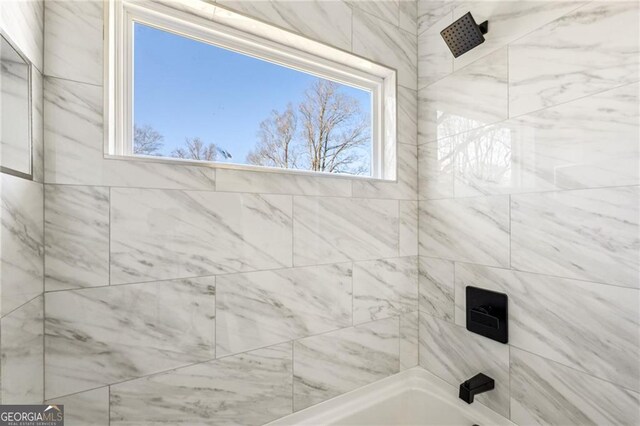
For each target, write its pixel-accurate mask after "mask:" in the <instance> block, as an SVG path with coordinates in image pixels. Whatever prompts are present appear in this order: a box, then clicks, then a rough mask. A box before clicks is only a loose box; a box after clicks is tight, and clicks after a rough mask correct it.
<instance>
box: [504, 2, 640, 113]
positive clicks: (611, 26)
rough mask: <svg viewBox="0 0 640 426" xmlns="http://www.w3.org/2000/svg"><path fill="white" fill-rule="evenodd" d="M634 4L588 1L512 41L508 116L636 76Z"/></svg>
mask: <svg viewBox="0 0 640 426" xmlns="http://www.w3.org/2000/svg"><path fill="white" fill-rule="evenodd" d="M639 7H640V6H639V4H638V2H632V1H613V2H607V1H595V2H590V3H588V4H586V5H585V6H583V7H580V8H578V9H576V10H575V11H573V12H571V13H569V14H567V15H565V16H563V17H561V18H559V19H557V20H555V21H553V22H550V23H549V24H547V25H545V26H543V27H542V28H540V29H538V30H536V31H533V32H531V33H529V34H527V35H526V36H525V37H523V38H521V39H519V40H517V41H516V42H514V43H512V44H511V45H510V46H509V114H510V116H511V117H514V116H518V115H520V114H525V113H527V112H530V111H535V110H538V109H541V108H545V107H549V106H552V105H556V104H559V103H562V102H567V101H570V100H572V99H576V98H579V97H583V96H586V95H590V94H593V93H596V92H599V91H602V90H607V89H611V88H614V87H617V86H621V85H623V84H626V83H633V82H636V81H638V73H639V71H640V68H639V63H640V60H639V59H638V58H639V55H638V53H639V52H640V24H639V22H638V13H640V10H639Z"/></svg>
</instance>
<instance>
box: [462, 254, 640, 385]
mask: <svg viewBox="0 0 640 426" xmlns="http://www.w3.org/2000/svg"><path fill="white" fill-rule="evenodd" d="M455 276H456V291H455V294H456V323H457V324H458V325H461V326H464V325H465V319H466V316H465V310H466V304H465V287H466V286H474V287H481V288H487V289H490V290H493V291H498V292H501V293H506V294H508V296H509V320H510V321H509V322H510V324H509V343H510V344H511V345H512V346H515V347H518V348H521V349H524V350H526V351H528V352H532V353H535V354H537V355H540V356H543V357H545V358H547V359H551V360H554V361H557V362H559V363H561V364H564V365H567V366H569V367H572V368H574V369H578V370H582V371H584V372H585V373H588V374H591V375H593V376H596V377H600V378H602V379H605V380H608V381H610V382H613V383H617V384H619V385H621V386H624V387H627V388H629V389H634V390H636V391H638V390H640V365H638V362H637V360H638V356H639V355H640V334H639V331H640V293H639V292H638V290H636V289H629V288H623V287H616V286H609V285H602V284H593V283H589V282H584V281H576V280H569V279H563V278H553V277H548V276H545V275H538V274H530V273H524V272H516V271H508V270H504V269H497V268H487V267H483V266H477V265H466V264H460V263H458V264H456V272H455Z"/></svg>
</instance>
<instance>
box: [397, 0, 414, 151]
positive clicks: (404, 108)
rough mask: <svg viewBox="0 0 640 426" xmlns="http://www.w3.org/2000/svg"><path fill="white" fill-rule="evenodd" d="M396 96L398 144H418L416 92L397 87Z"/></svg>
mask: <svg viewBox="0 0 640 426" xmlns="http://www.w3.org/2000/svg"><path fill="white" fill-rule="evenodd" d="M402 3H403V4H404V3H410V2H404V1H403V2H402ZM397 96H398V101H397V105H396V107H397V109H398V125H397V130H398V143H404V144H409V145H415V144H416V143H417V142H418V92H417V91H416V90H413V89H407V88H406V87H402V86H398V92H397Z"/></svg>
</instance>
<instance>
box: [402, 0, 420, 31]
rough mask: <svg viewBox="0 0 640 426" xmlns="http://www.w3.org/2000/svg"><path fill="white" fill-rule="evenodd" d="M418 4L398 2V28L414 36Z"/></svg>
mask: <svg viewBox="0 0 640 426" xmlns="http://www.w3.org/2000/svg"><path fill="white" fill-rule="evenodd" d="M417 3H418V2H416V1H412V0H400V11H399V24H400V28H402V29H403V30H405V31H409V32H410V33H412V34H416V33H417V31H418V7H417V6H418V4H417Z"/></svg>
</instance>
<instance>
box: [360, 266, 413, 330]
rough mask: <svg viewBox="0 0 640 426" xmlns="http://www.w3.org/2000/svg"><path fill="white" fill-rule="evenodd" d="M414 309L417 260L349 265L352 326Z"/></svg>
mask: <svg viewBox="0 0 640 426" xmlns="http://www.w3.org/2000/svg"><path fill="white" fill-rule="evenodd" d="M417 310H418V259H417V257H415V256H409V257H399V258H395V259H382V260H370V261H366V262H356V263H354V264H353V322H354V324H360V323H363V322H369V321H373V320H377V319H383V318H387V317H392V316H398V315H400V314H406V313H409V312H413V311H417Z"/></svg>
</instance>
